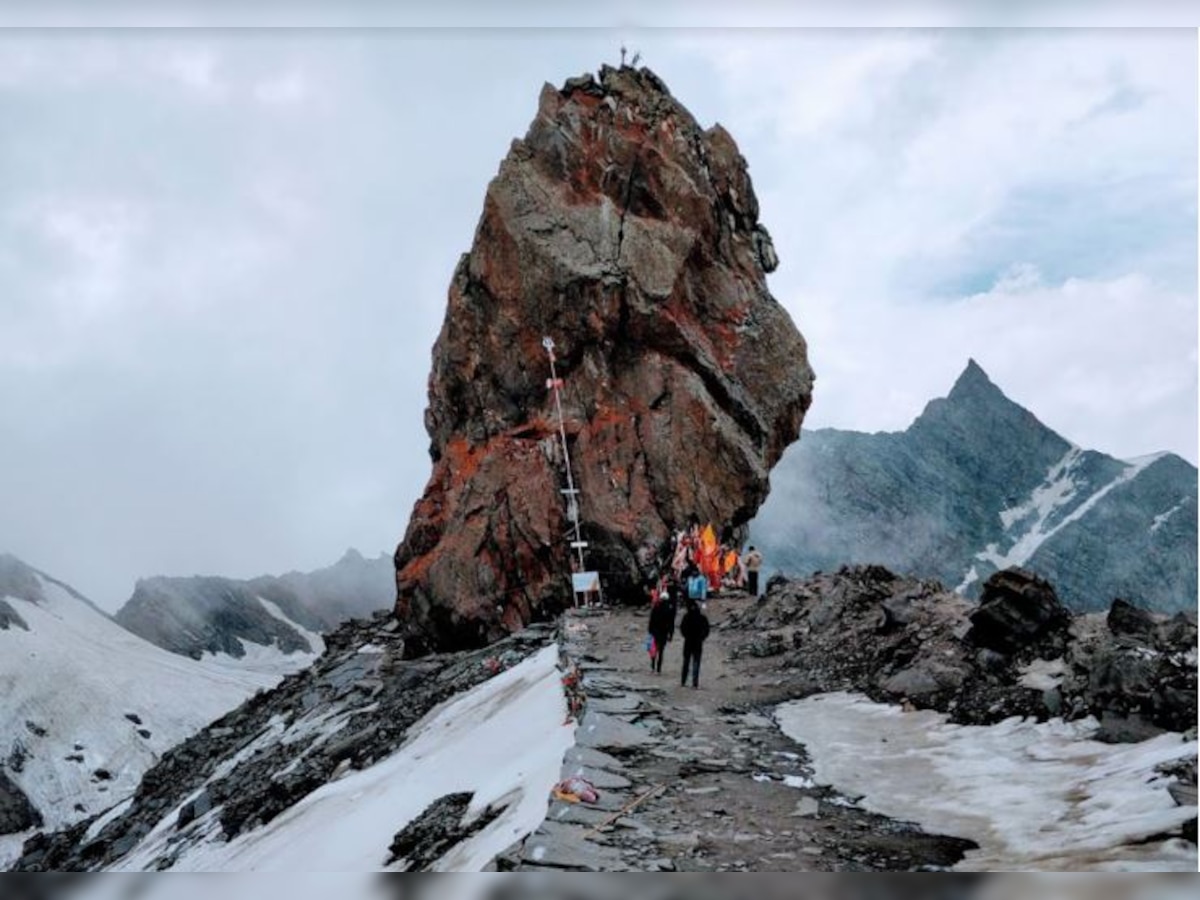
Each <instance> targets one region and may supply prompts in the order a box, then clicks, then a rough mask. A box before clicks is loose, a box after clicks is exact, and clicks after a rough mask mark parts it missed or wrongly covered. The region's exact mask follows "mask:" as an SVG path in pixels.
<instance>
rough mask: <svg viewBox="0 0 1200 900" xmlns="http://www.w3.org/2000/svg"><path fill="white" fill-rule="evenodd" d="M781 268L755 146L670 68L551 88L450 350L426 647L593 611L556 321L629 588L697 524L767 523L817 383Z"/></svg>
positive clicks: (497, 187) (403, 568)
mask: <svg viewBox="0 0 1200 900" xmlns="http://www.w3.org/2000/svg"><path fill="white" fill-rule="evenodd" d="M775 265H776V259H775V251H774V248H773V247H772V246H771V240H770V237H769V235H768V234H767V231H766V229H765V228H763V227H762V226H761V225H760V224H759V222H758V202H757V200H756V198H755V196H754V189H753V187H752V186H751V184H750V178H749V176H748V174H747V172H746V162H745V160H744V159H742V157H741V155H740V154H739V153H738V150H737V145H736V144H735V143H734V141H733V138H732V137H730V135H729V134H728V133H727V132H726V131H725V130H724V129H723V128H721V127H720V126H719V125H716V126H714V127H712V128H710V129H708V130H707V131H705V130H703V129H701V128H700V126H699V125H697V123H696V121H695V120H694V119H693V118H692V116H691V114H690V113H688V111H687V110H686V109H684V108H683V107H682V106H681V105H680V104H679V103H678V102H677V101H676V100H675V99H674V98H672V97H671V95H670V93H669V92H668V91H667V89H666V86H665V85H663V83H662V82H661V81H660V80H659V79H658V78H657V77H656V76H655V75H654V74H653V73H652V72H650V71H649V70H647V69H640V70H635V69H632V68H628V67H625V68H621V69H611V68H607V67H605V68H603V69H602V70H601V72H600V76H599V79H598V80H597V79H595V78H593V77H591V76H583V77H581V78H573V79H570V80H568V81H567V83H566V85H565V86H564V87H563V89H562V90H556V89H555V88H553V87H551V86H550V85H546V86H545V87H544V88H543V89H542V94H541V97H540V99H539V103H538V112H537V116H536V117H535V118H534V121H533V123H532V125H531V126H530V128H529V132H528V134H526V136H525V138H524V139H523V140H518V141H514V142H513V144H512V146H511V148H510V150H509V153H508V156H507V157H506V158H505V159H504V161H503V162H502V163H501V165H500V172H499V174H498V175H497V176H496V178H495V179H493V181H492V183H491V184H490V185H489V187H488V192H487V196H486V198H485V199H484V205H483V215H482V217H481V218H480V221H479V226H478V228H477V230H476V233H475V240H474V243H473V245H472V247H471V251H470V252H469V253H467V254H466V255H464V256H463V257H462V259H461V260H460V262H459V264H458V267H457V269H456V270H455V273H454V277H453V280H452V282H451V285H450V292H449V302H448V306H447V310H446V319H445V322H444V324H443V326H442V331H441V334H440V335H439V337H438V339H437V343H436V344H435V346H434V349H433V369H432V372H431V374H430V378H429V408H428V409H427V411H426V416H425V424H426V428H427V430H428V432H429V435H430V438H431V442H432V444H431V448H430V453H431V455H432V457H433V464H434V468H433V475H432V477H431V478H430V481H429V484H428V486H427V487H426V490H425V494H424V496H423V497H422V498H421V500H420V501H418V503H417V504H416V507H415V508H414V510H413V515H412V519H411V520H410V522H409V526H408V532H407V534H406V535H405V538H404V541H403V542H402V543H401V544H400V546H399V547H398V548H397V550H396V557H395V559H396V587H397V604H396V610H397V614H398V615H399V616H400V618H401V619H402V620H403V621H404V622H405V623H406V626H407V631H408V645H407V646H408V650H407V652H409V653H410V654H415V653H421V652H424V651H426V650H430V649H449V648H456V647H466V646H478V645H479V644H482V643H485V642H488V641H492V640H495V639H497V638H499V637H501V636H502V635H503V634H504V633H505V632H508V631H512V630H514V629H517V628H520V627H522V625H524V624H525V623H527V622H529V621H532V620H537V619H542V618H546V617H548V616H551V615H553V614H555V613H557V612H558V611H560V610H561V609H562V608H563V607H564V606H565V605H568V604H569V603H570V602H571V591H570V577H569V573H570V563H569V555H568V549H569V548H568V547H567V544H566V540H565V535H566V534H567V531H568V529H569V527H570V523H569V522H568V520H567V518H566V513H565V510H564V506H563V503H562V498H561V495H560V494H559V489H560V488H561V487H563V486H565V476H564V470H563V465H562V460H561V459H560V453H559V449H558V444H557V440H558V436H557V430H556V418H555V412H554V400H553V395H552V394H551V393H550V392H549V391H548V390H547V389H546V379H547V378H548V377H549V374H550V373H549V363H548V360H547V356H546V352H545V350H544V349H543V347H542V338H543V336H545V335H549V336H550V337H552V338H553V339H554V341H555V342H556V344H557V348H558V371H559V375H560V376H561V377H563V378H564V379H565V388H564V392H563V412H564V415H565V417H566V423H567V424H566V430H567V434H568V442H569V444H570V452H571V460H572V465H573V471H574V475H575V479H576V481H577V483H578V486H579V487H580V488H581V489H582V491H583V495H582V503H581V515H582V519H583V530H584V536H585V538H586V539H587V540H588V541H589V542H590V543H591V547H590V548H589V554H588V559H587V562H588V566H589V568H596V569H599V570H600V571H601V572H602V573H603V576H604V583H605V589H606V591H607V592H608V593H610V594H614V595H618V596H619V595H620V594H622V593H623V592H628V591H629V590H630V589H631V588H632V587H633V586H634V585H636V584H637V583H639V582H640V581H641V580H642V578H644V577H646V576H647V575H649V574H650V572H651V566H652V563H653V560H654V558H655V556H656V555H657V553H658V552H659V550H660V549H661V547H662V545H663V543H664V542H665V541H666V540H667V539H668V538H669V537H670V535H671V533H672V532H673V530H675V529H677V528H680V527H683V526H684V525H686V524H687V523H688V521H689V520H691V519H693V518H695V519H697V520H699V521H712V522H714V523H716V524H718V525H732V526H738V525H741V524H743V523H745V522H746V521H748V520H749V519H750V518H751V517H752V516H753V515H754V513H755V511H756V510H757V509H758V507H759V505H760V504H761V503H762V501H763V499H764V498H765V497H766V493H767V487H768V485H767V477H768V474H769V472H770V469H771V467H772V466H773V465H774V464H775V462H776V461H777V460H778V459H779V457H780V455H781V454H782V453H783V451H784V449H785V448H786V447H787V445H788V444H789V443H791V442H792V441H794V440H795V439H796V437H797V436H798V434H799V431H800V424H801V422H802V420H803V418H804V413H805V411H806V410H807V409H808V406H809V403H810V401H811V393H812V382H813V373H812V370H811V369H810V368H809V365H808V361H807V356H806V351H805V344H804V339H803V338H802V337H801V335H800V333H799V332H798V331H797V330H796V327H795V325H794V324H793V323H792V321H791V319H790V317H789V316H788V314H787V313H786V312H785V311H784V309H783V308H782V307H781V306H780V305H779V304H778V303H777V302H776V300H775V299H774V298H773V297H772V296H771V295H770V293H769V292H768V290H767V286H766V278H765V274H766V272H768V271H771V270H773V269H774V267H775Z"/></svg>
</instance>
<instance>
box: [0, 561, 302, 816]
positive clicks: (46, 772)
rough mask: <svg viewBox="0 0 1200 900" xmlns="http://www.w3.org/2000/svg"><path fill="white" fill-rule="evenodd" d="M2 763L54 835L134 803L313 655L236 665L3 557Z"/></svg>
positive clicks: (0, 644)
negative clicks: (125, 624) (137, 630)
mask: <svg viewBox="0 0 1200 900" xmlns="http://www.w3.org/2000/svg"><path fill="white" fill-rule="evenodd" d="M0 604H2V605H0V611H2V610H4V609H7V610H8V612H9V613H10V615H7V617H6V620H7V621H6V624H4V625H0V742H2V743H0V768H2V770H3V773H4V774H5V775H6V776H7V777H8V779H10V780H11V782H13V783H14V784H15V785H16V786H17V787H18V788H19V789H20V790H21V791H22V792H23V793H24V794H25V795H26V796H27V797H28V799H29V800H30V801H31V802H32V804H33V805H34V807H36V809H37V810H38V811H39V812H40V814H41V817H42V819H43V820H44V827H46V828H55V827H58V826H62V825H64V824H67V823H70V822H74V821H77V820H79V819H82V818H84V817H86V816H88V815H93V814H95V813H97V812H99V811H101V810H104V809H106V808H108V807H110V806H112V805H113V804H114V803H116V802H117V801H119V800H120V799H122V798H123V797H126V796H128V795H129V794H131V793H132V792H133V790H134V789H135V788H136V787H137V784H138V782H139V780H140V778H141V776H142V773H143V772H144V771H145V770H146V769H147V768H149V766H150V765H152V764H153V763H154V762H155V761H156V760H157V758H158V757H159V755H160V754H161V753H162V752H163V751H165V750H166V749H168V748H170V747H172V746H174V745H175V744H176V743H178V742H179V741H180V740H182V739H183V738H185V737H187V736H188V735H190V734H192V733H193V732H195V731H197V730H198V729H200V728H201V727H203V726H204V725H206V724H208V723H209V722H211V721H212V720H213V719H215V718H217V717H219V716H220V715H222V714H223V713H225V712H227V711H228V710H230V709H232V708H233V707H235V706H237V705H238V704H239V703H241V702H242V701H243V700H245V699H246V698H247V697H249V696H250V695H251V694H253V693H255V692H256V691H257V690H258V689H260V688H267V687H270V686H272V685H274V684H275V683H277V682H278V681H279V679H280V677H282V675H283V674H285V672H286V671H288V670H292V669H295V668H299V667H301V666H304V665H306V664H308V663H309V662H311V661H312V659H313V656H312V654H294V655H293V656H292V657H291V658H290V659H282V658H280V657H279V656H278V654H275V655H270V654H262V655H260V657H259V658H257V659H248V660H244V661H243V665H242V666H241V667H240V668H233V667H230V666H229V665H226V664H224V663H222V662H217V661H213V660H201V661H196V660H191V659H187V658H185V657H182V656H179V655H177V654H174V653H168V652H167V651H165V650H162V649H160V648H158V647H155V646H154V645H152V644H150V643H148V642H147V641H144V640H142V639H141V638H139V637H137V636H135V635H133V634H130V633H129V632H128V631H126V630H125V629H124V628H122V627H120V626H119V625H117V624H116V623H115V622H114V621H113V620H112V619H110V618H109V617H108V616H106V615H105V614H104V613H103V612H101V611H100V610H99V609H97V608H96V607H95V606H94V605H92V604H91V603H90V602H89V601H88V600H87V599H86V598H84V597H83V596H82V595H80V594H79V593H78V592H77V591H74V590H73V589H72V588H70V587H69V586H67V585H65V584H63V583H62V582H59V581H57V580H55V579H53V578H51V577H50V576H48V575H46V574H45V573H42V572H39V571H37V570H35V569H33V568H31V567H30V566H27V565H25V564H24V563H22V562H21V561H20V560H18V559H16V558H15V557H13V556H9V555H0Z"/></svg>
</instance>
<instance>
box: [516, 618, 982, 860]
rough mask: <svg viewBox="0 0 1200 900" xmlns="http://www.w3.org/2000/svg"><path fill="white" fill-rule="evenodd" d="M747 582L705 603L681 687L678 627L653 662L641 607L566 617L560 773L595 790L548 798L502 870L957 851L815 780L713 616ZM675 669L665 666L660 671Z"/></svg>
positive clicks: (774, 688) (777, 686)
mask: <svg viewBox="0 0 1200 900" xmlns="http://www.w3.org/2000/svg"><path fill="white" fill-rule="evenodd" d="M749 602H751V601H750V599H749V598H748V597H746V596H744V595H734V596H733V597H729V598H716V599H714V600H713V601H711V602H710V603H709V609H708V613H709V617H710V619H711V620H712V622H713V625H714V629H713V632H712V636H711V637H710V638H709V641H708V642H707V644H706V645H705V653H704V662H703V666H702V668H701V673H700V688H699V689H698V690H697V689H693V688H691V687H690V686H689V687H680V685H679V667H680V665H681V655H680V653H681V651H680V646H679V643H678V640H677V641H676V642H673V643H671V644H669V645H668V647H667V656H666V659H665V662H664V671H663V673H662V674H661V675H659V674H654V673H652V672H651V671H650V667H649V658H648V656H647V654H646V652H645V650H644V649H642V640H643V638H644V635H645V627H646V612H645V611H644V610H643V611H633V610H614V611H597V610H580V611H575V612H572V613H570V614H568V615H567V616H566V617H565V618H564V620H563V623H562V634H563V641H562V644H561V646H562V648H563V654H564V662H565V663H566V664H567V665H568V666H570V665H574V666H575V667H577V670H578V674H579V682H580V686H581V688H582V693H583V695H584V697H585V698H586V711H585V713H584V715H583V717H582V719H581V720H580V723H579V727H578V729H577V731H576V746H575V747H574V748H572V749H571V750H570V751H569V752H568V754H567V757H566V759H565V760H564V765H563V777H564V778H567V777H571V776H578V777H581V778H584V779H586V780H587V781H589V782H591V784H592V785H594V786H595V788H596V789H597V791H598V792H599V798H598V799H597V801H596V802H594V803H586V802H579V803H570V802H564V801H562V800H557V799H555V800H552V801H551V803H550V808H549V812H548V815H547V817H546V820H545V822H544V823H543V824H542V826H541V827H540V828H539V829H538V830H537V831H536V832H535V833H534V834H532V835H531V836H530V837H529V838H527V839H526V840H525V841H524V842H523V843H522V844H520V845H518V846H517V847H515V848H514V849H513V850H511V851H510V852H509V853H508V854H506V855H505V856H503V857H501V858H500V859H498V860H497V866H498V867H499V868H502V869H516V870H544V869H558V870H575V871H580V870H581V871H831V870H857V871H878V870H889V869H890V870H895V869H899V870H907V869H910V868H917V867H921V866H930V867H938V866H945V865H949V864H952V863H953V862H955V861H956V860H957V859H958V858H959V857H960V855H961V853H962V852H963V850H964V849H965V847H966V846H967V845H965V844H964V842H961V841H957V840H955V839H953V838H943V837H936V836H928V835H924V834H922V833H920V832H919V831H917V830H916V829H915V828H913V827H912V826H909V825H905V824H903V823H897V822H892V821H890V820H887V819H883V818H881V817H878V816H874V815H872V814H870V813H866V812H864V811H862V810H859V809H857V808H855V806H854V804H853V802H852V800H851V799H848V798H846V797H842V796H839V795H838V794H836V793H835V792H833V791H831V790H829V789H827V788H818V787H816V786H815V785H813V784H812V781H811V777H810V776H811V772H810V770H809V769H808V768H807V765H806V758H805V755H804V751H803V748H802V747H800V746H798V745H796V744H794V743H793V742H792V741H790V740H789V739H788V738H787V737H786V736H784V735H783V734H782V732H780V731H779V729H778V728H777V727H776V725H775V722H774V721H773V719H772V718H771V711H772V710H773V708H774V706H775V705H776V704H777V703H778V702H779V701H780V700H781V699H784V695H783V690H782V688H781V684H782V681H781V679H780V678H779V677H778V676H777V673H772V671H771V670H770V668H769V667H768V666H766V665H764V664H762V662H761V661H755V660H751V661H740V660H739V661H737V662H731V661H729V660H728V659H727V654H726V652H725V648H724V647H723V645H722V640H723V637H722V634H721V632H720V631H718V630H717V629H716V627H715V626H716V625H718V624H719V622H720V621H721V619H722V617H723V616H724V615H725V614H726V612H727V611H728V610H729V609H730V608H732V607H736V606H739V605H744V604H745V603H749ZM668 670H669V671H668Z"/></svg>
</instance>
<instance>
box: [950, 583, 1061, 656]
mask: <svg viewBox="0 0 1200 900" xmlns="http://www.w3.org/2000/svg"><path fill="white" fill-rule="evenodd" d="M970 618H971V630H970V631H969V632H968V633H967V640H968V641H969V642H971V643H972V644H975V645H976V646H977V647H986V648H987V649H989V650H994V651H996V652H997V653H1003V654H1005V655H1013V654H1016V653H1019V652H1020V651H1023V650H1027V649H1031V648H1035V647H1044V646H1046V645H1047V644H1053V643H1055V642H1057V643H1060V644H1061V643H1065V640H1066V636H1067V629H1068V627H1069V626H1070V624H1071V614H1070V613H1069V612H1068V611H1067V609H1066V607H1064V606H1063V605H1062V604H1061V603H1060V602H1059V601H1058V595H1057V594H1056V593H1055V591H1054V587H1053V585H1051V584H1050V582H1048V581H1045V580H1044V579H1041V578H1038V577H1037V576H1036V575H1034V574H1033V573H1031V572H1026V571H1024V570H1023V569H1015V568H1014V569H1004V570H1003V571H1000V572H996V573H995V574H994V575H992V576H991V577H990V578H989V579H988V580H987V581H986V582H985V583H984V585H983V593H982V595H981V597H980V603H979V608H978V609H977V610H975V612H973V613H972V614H971V617H970Z"/></svg>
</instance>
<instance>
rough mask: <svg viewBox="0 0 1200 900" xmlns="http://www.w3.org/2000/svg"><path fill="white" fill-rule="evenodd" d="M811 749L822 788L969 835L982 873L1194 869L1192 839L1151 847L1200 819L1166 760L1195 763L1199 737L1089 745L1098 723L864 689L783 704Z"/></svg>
mask: <svg viewBox="0 0 1200 900" xmlns="http://www.w3.org/2000/svg"><path fill="white" fill-rule="evenodd" d="M777 719H778V721H779V723H780V727H781V728H782V729H783V731H784V733H785V734H787V735H788V736H789V737H791V738H792V739H793V740H795V741H798V742H799V743H802V744H804V745H805V746H806V747H807V748H808V751H809V753H810V754H811V757H812V762H813V767H814V780H815V781H816V782H817V783H818V784H827V785H833V786H835V787H837V788H838V789H839V790H841V791H843V792H846V793H851V794H861V795H863V800H862V801H861V804H860V805H861V806H863V807H864V808H866V809H870V810H872V811H874V812H877V813H880V814H882V815H885V816H889V817H891V818H897V819H904V820H908V821H915V822H917V823H919V824H920V825H921V826H922V828H924V829H925V830H926V831H928V832H934V833H940V834H948V835H954V836H957V837H962V838H968V839H970V840H973V841H975V842H977V843H978V844H979V850H976V851H972V852H970V853H968V854H967V856H966V858H965V859H964V860H963V862H962V863H961V864H960V865H959V867H958V868H960V869H963V870H976V871H1004V870H1040V871H1195V869H1196V848H1195V847H1194V846H1193V845H1191V844H1189V843H1186V842H1184V841H1182V840H1176V841H1162V840H1156V841H1153V842H1149V843H1141V842H1142V841H1143V839H1145V838H1147V837H1150V836H1152V835H1158V834H1162V833H1164V832H1169V831H1172V830H1175V829H1177V828H1178V827H1179V826H1180V825H1182V824H1183V823H1184V822H1185V821H1187V820H1189V819H1192V818H1195V816H1196V808H1195V807H1194V806H1193V807H1180V806H1176V805H1175V802H1174V800H1172V799H1171V797H1170V795H1169V794H1168V793H1167V785H1168V783H1169V780H1168V779H1166V778H1163V777H1161V776H1159V775H1158V774H1157V773H1156V772H1155V771H1154V768H1155V766H1157V765H1159V764H1161V763H1164V762H1168V761H1170V760H1174V759H1180V758H1184V757H1188V756H1191V757H1195V755H1196V741H1194V740H1193V741H1185V740H1183V737H1182V736H1181V735H1178V734H1164V735H1160V736H1159V737H1156V738H1154V739H1152V740H1149V741H1144V742H1142V743H1139V744H1104V743H1100V742H1097V741H1093V740H1090V739H1089V738H1090V737H1091V735H1092V734H1093V733H1094V732H1095V729H1096V722H1095V721H1094V720H1082V721H1079V722H1063V721H1062V720H1051V721H1048V722H1043V723H1037V722H1034V721H1032V720H1028V719H1016V718H1013V719H1008V720H1005V721H1003V722H1000V723H998V724H996V725H993V726H989V727H978V726H962V725H952V724H949V723H948V722H947V721H946V717H945V716H943V715H941V714H939V713H935V712H929V711H916V712H903V711H902V710H901V709H900V708H899V707H897V706H891V705H886V704H879V703H873V702H871V701H870V700H868V699H866V698H865V697H862V696H861V695H855V694H847V693H834V694H822V695H818V696H815V697H810V698H807V699H805V700H800V701H796V702H793V703H788V704H784V705H783V706H781V707H779V709H778V710H777Z"/></svg>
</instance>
